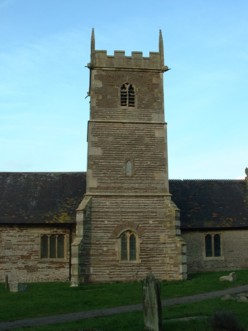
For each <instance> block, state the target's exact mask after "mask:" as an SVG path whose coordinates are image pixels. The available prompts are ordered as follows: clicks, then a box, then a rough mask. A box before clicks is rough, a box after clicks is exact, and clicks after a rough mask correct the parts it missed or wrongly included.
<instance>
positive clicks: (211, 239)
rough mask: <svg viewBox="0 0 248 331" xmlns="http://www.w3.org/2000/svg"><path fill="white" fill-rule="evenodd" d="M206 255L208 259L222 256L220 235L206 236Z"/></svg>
mask: <svg viewBox="0 0 248 331" xmlns="http://www.w3.org/2000/svg"><path fill="white" fill-rule="evenodd" d="M205 255H206V257H219V256H221V237H220V234H219V233H215V234H207V235H206V236H205Z"/></svg>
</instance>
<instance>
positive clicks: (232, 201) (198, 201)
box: [170, 180, 248, 229]
mask: <svg viewBox="0 0 248 331" xmlns="http://www.w3.org/2000/svg"><path fill="white" fill-rule="evenodd" d="M170 192H171V194H172V200H173V201H174V202H175V203H176V205H177V206H178V208H179V209H180V210H181V228H182V229H203V228H204V229H206V228H209V229H210V228H243V227H248V189H247V187H246V182H245V180H170Z"/></svg>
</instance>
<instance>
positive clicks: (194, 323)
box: [15, 298, 248, 331]
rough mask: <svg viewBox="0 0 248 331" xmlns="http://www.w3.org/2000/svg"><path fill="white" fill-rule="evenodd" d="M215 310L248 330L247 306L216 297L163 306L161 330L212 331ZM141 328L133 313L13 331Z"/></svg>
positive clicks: (140, 316)
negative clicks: (233, 319)
mask: <svg viewBox="0 0 248 331" xmlns="http://www.w3.org/2000/svg"><path fill="white" fill-rule="evenodd" d="M217 311H226V312H230V313H231V314H233V315H234V316H235V317H236V318H237V320H238V321H239V323H240V325H242V326H243V327H244V329H245V330H248V316H247V303H237V302H234V301H222V300H221V299H220V298H216V299H210V300H205V301H203V302H198V303H192V304H187V305H186V304H185V305H175V306H171V307H167V308H165V307H164V308H163V325H164V330H166V331H181V330H184V331H199V330H201V331H212V328H211V322H210V321H211V317H212V316H213V314H214V313H215V312H217ZM191 317H193V319H191ZM187 318H188V320H187ZM143 329H144V323H143V313H142V312H135V313H125V314H119V315H113V316H110V317H100V318H94V319H86V320H82V321H77V322H73V323H64V324H56V325H48V326H43V327H33V328H30V327H29V328H18V329H15V331H28V330H29V331H56V330H59V331H89V330H90V331H140V330H143Z"/></svg>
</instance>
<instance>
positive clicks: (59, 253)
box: [41, 234, 65, 259]
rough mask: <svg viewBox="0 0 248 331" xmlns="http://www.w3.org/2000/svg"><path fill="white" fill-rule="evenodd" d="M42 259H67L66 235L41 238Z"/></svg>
mask: <svg viewBox="0 0 248 331" xmlns="http://www.w3.org/2000/svg"><path fill="white" fill-rule="evenodd" d="M41 258H42V259H46V258H47V259H62V258H65V235H63V234H56V235H55V234H53V235H46V234H44V235H43V236H41Z"/></svg>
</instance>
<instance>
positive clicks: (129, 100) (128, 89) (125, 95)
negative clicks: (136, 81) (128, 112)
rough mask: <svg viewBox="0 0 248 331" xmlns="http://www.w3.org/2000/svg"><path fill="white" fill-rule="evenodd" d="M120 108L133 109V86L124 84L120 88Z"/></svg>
mask: <svg viewBox="0 0 248 331" xmlns="http://www.w3.org/2000/svg"><path fill="white" fill-rule="evenodd" d="M120 95H121V100H120V103H121V106H123V107H135V91H134V87H133V85H131V84H129V83H125V84H123V85H122V86H121V92H120Z"/></svg>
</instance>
